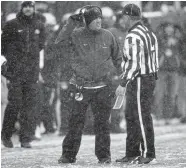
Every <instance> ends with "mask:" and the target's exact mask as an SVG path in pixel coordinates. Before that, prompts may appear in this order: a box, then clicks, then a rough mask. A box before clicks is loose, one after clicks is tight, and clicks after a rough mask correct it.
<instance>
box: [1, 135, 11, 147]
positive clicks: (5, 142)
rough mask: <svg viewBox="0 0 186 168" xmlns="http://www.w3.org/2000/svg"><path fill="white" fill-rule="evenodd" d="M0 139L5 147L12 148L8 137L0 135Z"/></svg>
mask: <svg viewBox="0 0 186 168" xmlns="http://www.w3.org/2000/svg"><path fill="white" fill-rule="evenodd" d="M1 140H2V142H3V145H4V146H5V147H7V148H13V147H14V146H13V143H12V141H11V139H10V138H6V137H4V136H2V137H1Z"/></svg>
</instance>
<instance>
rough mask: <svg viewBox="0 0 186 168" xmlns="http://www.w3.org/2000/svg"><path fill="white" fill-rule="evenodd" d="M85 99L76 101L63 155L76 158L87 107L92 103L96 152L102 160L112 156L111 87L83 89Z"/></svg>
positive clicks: (64, 142)
mask: <svg viewBox="0 0 186 168" xmlns="http://www.w3.org/2000/svg"><path fill="white" fill-rule="evenodd" d="M82 93H83V97H84V98H83V100H82V101H79V102H78V101H74V105H73V110H72V113H71V116H70V120H69V130H68V133H67V135H66V137H65V139H64V141H63V145H62V147H63V152H62V155H63V156H65V157H67V158H76V155H77V153H78V151H79V147H80V143H81V137H82V131H83V128H84V123H85V114H86V111H87V107H88V105H89V104H91V107H92V112H93V116H94V131H95V136H96V137H95V154H96V156H97V158H98V159H99V160H100V159H102V158H110V122H109V118H110V114H111V88H110V87H108V86H106V87H103V88H99V89H83V92H82Z"/></svg>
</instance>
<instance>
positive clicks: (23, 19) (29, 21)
mask: <svg viewBox="0 0 186 168" xmlns="http://www.w3.org/2000/svg"><path fill="white" fill-rule="evenodd" d="M16 17H17V19H18V20H19V21H20V22H21V23H23V24H32V21H33V20H34V18H35V13H34V15H33V16H32V17H28V16H25V15H24V14H23V13H22V12H19V13H18V14H17V16H16Z"/></svg>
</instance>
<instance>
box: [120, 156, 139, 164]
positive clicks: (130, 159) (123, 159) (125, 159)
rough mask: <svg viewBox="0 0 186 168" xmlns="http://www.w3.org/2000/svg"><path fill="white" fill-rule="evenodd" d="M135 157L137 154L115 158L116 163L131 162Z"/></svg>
mask: <svg viewBox="0 0 186 168" xmlns="http://www.w3.org/2000/svg"><path fill="white" fill-rule="evenodd" d="M136 158H138V156H137V157H127V156H125V157H123V158H121V159H116V162H118V163H131V162H132V161H133V160H135V159H136Z"/></svg>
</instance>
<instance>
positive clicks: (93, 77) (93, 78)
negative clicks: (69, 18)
mask: <svg viewBox="0 0 186 168" xmlns="http://www.w3.org/2000/svg"><path fill="white" fill-rule="evenodd" d="M93 37H94V51H96V36H95V35H93ZM93 66H94V70H93V76H92V81H94V80H95V74H96V73H95V71H96V65H95V55H93Z"/></svg>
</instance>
